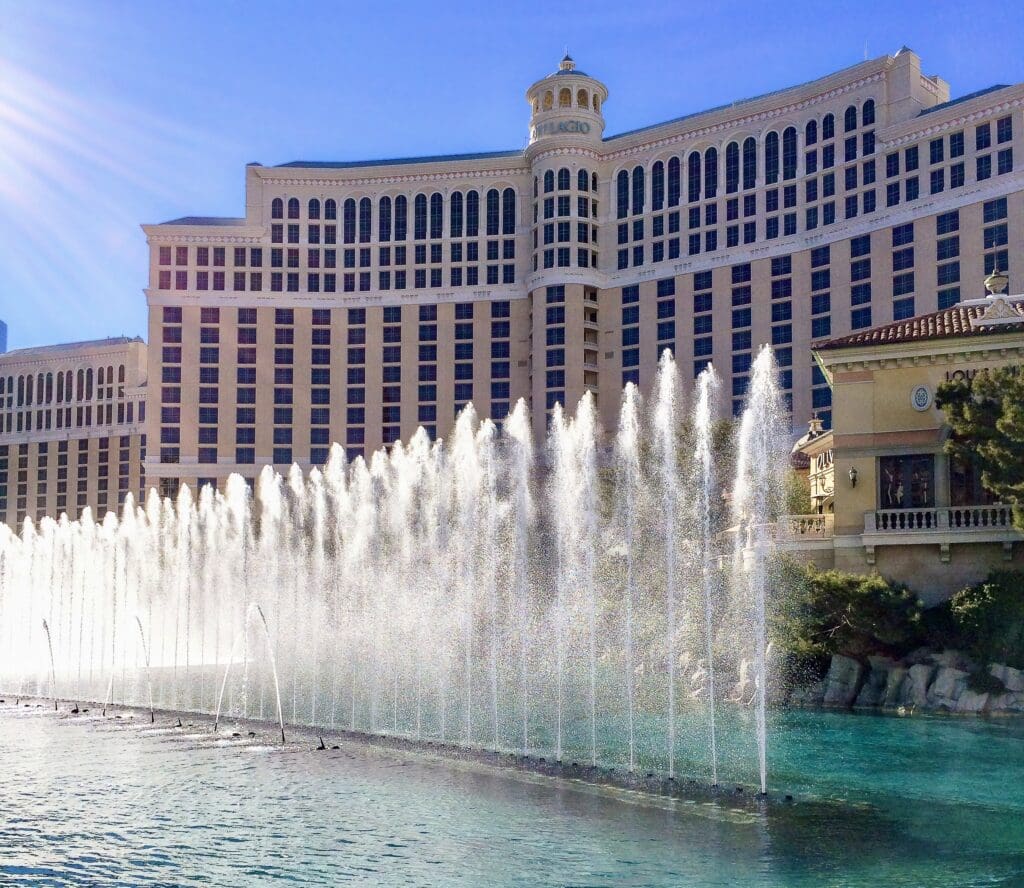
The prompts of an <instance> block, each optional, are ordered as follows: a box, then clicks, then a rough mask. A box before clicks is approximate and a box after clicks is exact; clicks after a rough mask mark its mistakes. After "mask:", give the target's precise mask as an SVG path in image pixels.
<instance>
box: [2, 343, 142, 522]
mask: <svg viewBox="0 0 1024 888" xmlns="http://www.w3.org/2000/svg"><path fill="white" fill-rule="evenodd" d="M146 357H147V356H146V345H145V343H144V342H143V341H142V340H141V339H139V338H135V339H128V338H126V337H118V338H114V339H100V340H96V341H93V342H71V343H67V344H65V345H48V346H42V347H40V348H22V349H15V350H14V351H12V352H8V353H6V354H2V355H0V521H4V522H6V523H7V524H9V525H10V526H12V527H20V525H21V523H22V522H23V521H24V520H25V518H26V517H30V518H33V519H39V518H41V517H43V516H44V515H49V516H51V517H57V516H59V515H60V514H61V513H62V512H66V513H67V514H68V516H69V517H70V518H76V517H78V516H79V515H80V514H81V512H82V509H83V508H85V507H86V506H90V507H91V508H92V511H93V515H94V517H96V518H97V520H101V519H102V517H103V515H104V514H105V513H106V512H107V511H108V510H112V511H118V510H119V508H120V506H121V505H122V504H123V503H124V500H125V497H126V496H127V495H128V493H132V494H133V495H134V496H135V497H136V498H141V497H142V496H143V495H144V492H145V486H146V477H145V474H144V471H143V468H142V464H143V461H144V460H145V458H146V436H145V432H144V425H145V421H146V404H145V397H144V393H145V388H144V387H145V384H146V367H147V363H146Z"/></svg>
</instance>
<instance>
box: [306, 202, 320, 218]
mask: <svg viewBox="0 0 1024 888" xmlns="http://www.w3.org/2000/svg"><path fill="white" fill-rule="evenodd" d="M308 209H309V218H310V219H319V218H320V201H318V200H317V199H316V198H315V197H311V198H310V199H309V208H308Z"/></svg>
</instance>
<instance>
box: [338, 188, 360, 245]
mask: <svg viewBox="0 0 1024 888" xmlns="http://www.w3.org/2000/svg"><path fill="white" fill-rule="evenodd" d="M342 216H343V220H342V223H341V227H342V234H343V236H344V240H345V243H346V244H354V243H355V242H356V202H355V199H354V198H351V197H350V198H348V199H347V200H346V201H345V203H344V205H343V206H342Z"/></svg>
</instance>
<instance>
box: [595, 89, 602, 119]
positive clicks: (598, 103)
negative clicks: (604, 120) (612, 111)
mask: <svg viewBox="0 0 1024 888" xmlns="http://www.w3.org/2000/svg"><path fill="white" fill-rule="evenodd" d="M594 113H595V114H600V113H601V100H600V99H599V98H598V97H597V94H596V93H595V94H594Z"/></svg>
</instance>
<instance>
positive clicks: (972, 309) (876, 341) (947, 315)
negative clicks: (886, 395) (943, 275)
mask: <svg viewBox="0 0 1024 888" xmlns="http://www.w3.org/2000/svg"><path fill="white" fill-rule="evenodd" d="M1007 306H1008V307H1009V308H1010V309H1011V310H1012V311H1013V312H1014V313H1015V314H1017V315H1019V316H1020V323H1019V324H1018V323H1010V324H1007V323H1001V324H999V325H992V326H978V327H974V326H972V322H973V321H975V320H976V319H977V318H980V317H981V316H982V315H983V314H984V313H985V311H986V309H987V308H988V306H987V305H986V304H984V303H981V302H974V303H973V304H970V305H954V306H952V307H951V308H946V309H943V310H942V311H936V312H932V313H931V314H925V315H918V316H917V317H914V318H907V319H906V320H903V321H894V322H893V323H891V324H882V325H881V326H880V327H871V328H870V329H868V330H858V331H857V332H856V333H853V334H851V335H849V336H841V337H839V338H838V339H830V340H829V341H828V342H823V343H822V344H821V345H817V346H814V350H815V351H831V350H833V349H840V348H856V347H857V346H862V345H885V344H889V343H900V342H924V341H926V340H929V339H945V338H947V337H954V336H984V335H987V334H989V333H1002V332H1007V331H1010V330H1014V331H1017V330H1024V301H1021V300H1016V301H1012V302H1008V303H1007Z"/></svg>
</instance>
